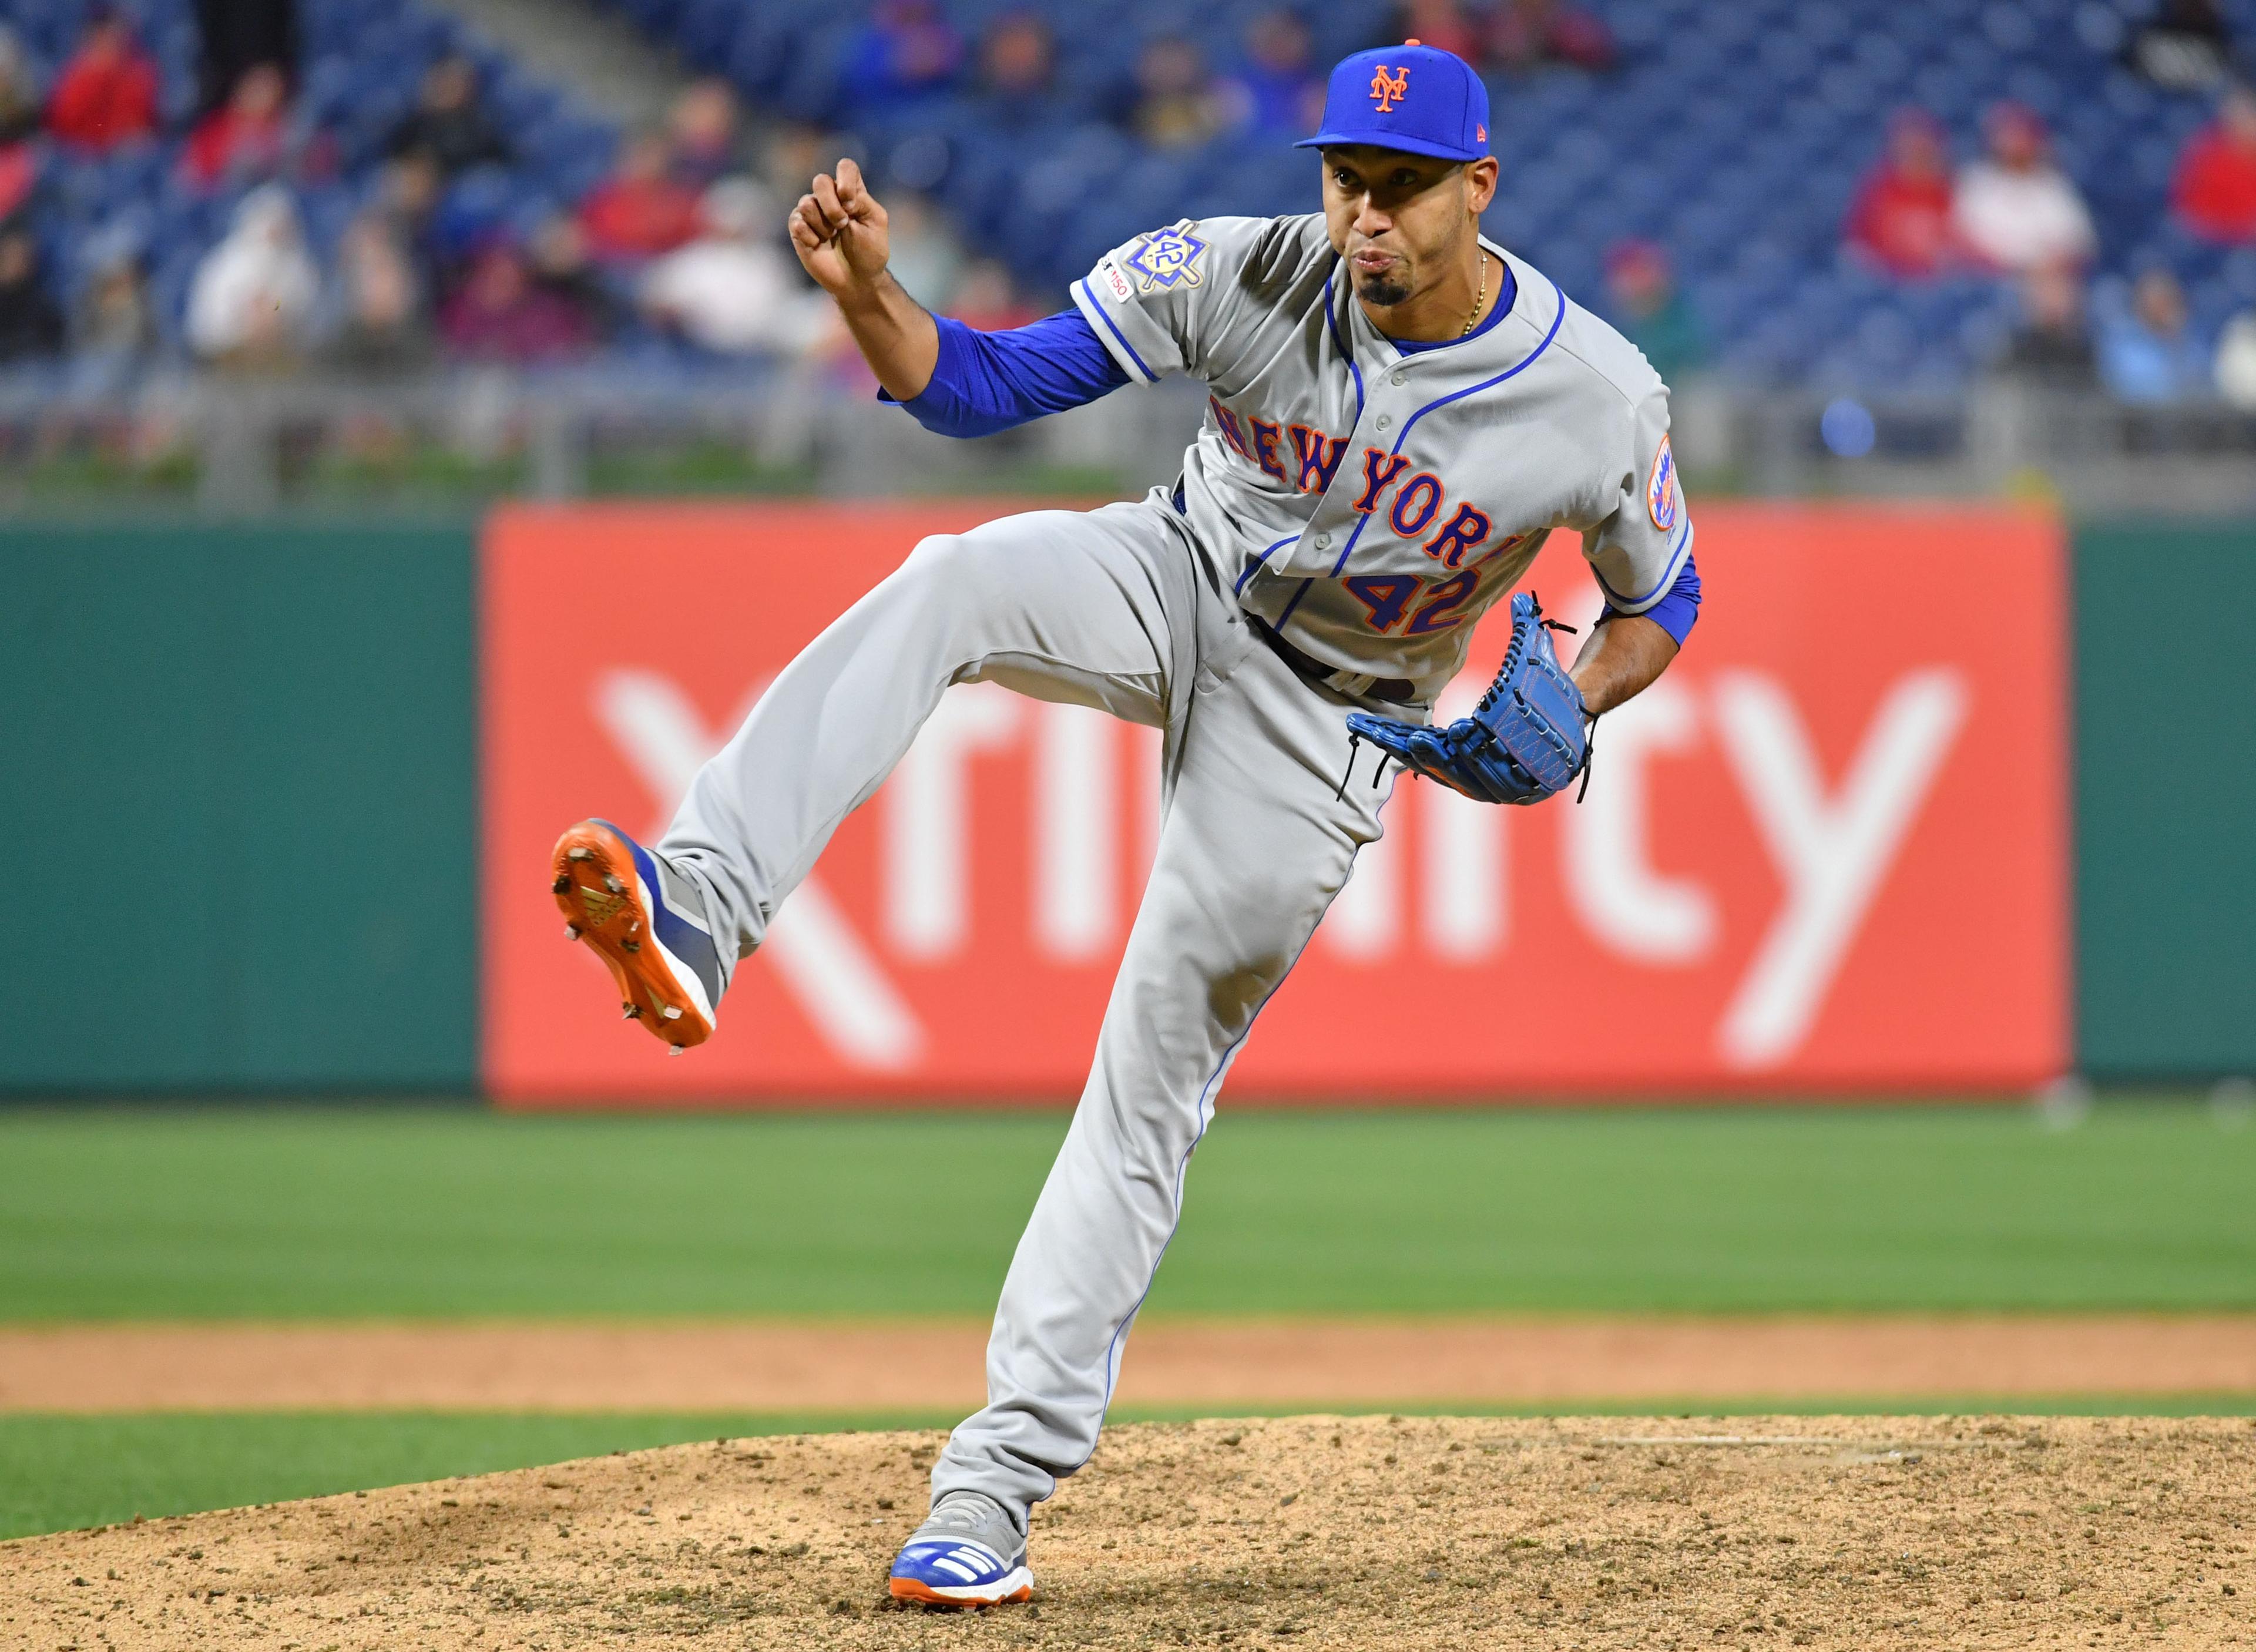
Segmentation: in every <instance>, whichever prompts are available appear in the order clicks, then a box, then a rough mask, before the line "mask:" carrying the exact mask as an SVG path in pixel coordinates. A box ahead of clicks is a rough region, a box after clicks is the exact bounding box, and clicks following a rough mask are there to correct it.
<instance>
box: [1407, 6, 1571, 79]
mask: <svg viewBox="0 0 2256 1652" xmlns="http://www.w3.org/2000/svg"><path fill="white" fill-rule="evenodd" d="M1418 38H1419V39H1421V40H1422V39H1425V36H1423V35H1421V36H1419V37H1418ZM1487 46H1488V60H1489V62H1491V64H1493V65H1495V66H1496V67H1498V68H1501V69H1512V70H1525V69H1535V68H1541V67H1544V66H1545V65H1546V64H1553V63H1556V64H1562V65H1564V66H1566V67H1569V68H1577V69H1589V70H1591V71H1592V72H1594V73H1603V72H1604V71H1605V70H1607V69H1610V68H1611V67H1613V66H1614V37H1613V36H1612V34H1611V32H1608V30H1607V28H1606V25H1604V24H1603V23H1601V22H1600V21H1599V20H1598V19H1597V18H1596V17H1594V16H1592V15H1591V14H1590V12H1587V11H1576V9H1575V8H1574V7H1572V6H1563V5H1561V4H1558V0H1505V4H1503V5H1502V6H1500V7H1498V9H1497V12H1496V16H1495V18H1493V19H1492V20H1491V22H1490V24H1489V26H1488V40H1487Z"/></svg>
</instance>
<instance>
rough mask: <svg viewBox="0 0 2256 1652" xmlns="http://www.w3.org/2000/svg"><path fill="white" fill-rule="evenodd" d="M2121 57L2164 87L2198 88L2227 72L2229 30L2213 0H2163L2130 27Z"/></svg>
mask: <svg viewBox="0 0 2256 1652" xmlns="http://www.w3.org/2000/svg"><path fill="white" fill-rule="evenodd" d="M2123 60H2124V61H2125V62H2126V63H2127V64H2129V65H2130V66H2131V67H2132V68H2133V69H2134V70H2136V71H2137V72H2138V73H2139V74H2142V75H2144V76H2146V78H2147V79H2148V80H2149V81H2153V82H2154V84H2155V85H2157V86H2159V87H2161V88H2164V89H2165V90H2167V91H2173V92H2197V91H2202V90H2204V89H2206V88H2210V87H2212V86H2216V85H2217V84H2218V83H2219V82H2220V81H2223V80H2224V77H2225V76H2226V75H2227V74H2230V73H2231V67H2232V32H2231V29H2230V28H2228V27H2227V26H2226V25H2225V21H2224V9H2223V8H2222V7H2221V6H2219V5H2218V4H2217V0H2162V4H2161V9H2160V10H2159V11H2156V12H2155V13H2154V16H2153V17H2151V18H2148V19H2147V21H2146V22H2144V23H2142V24H2140V25H2139V26H2138V27H2137V28H2136V29H2134V30H2133V31H2132V32H2131V40H2130V44H2129V45H2127V46H2125V47H2124V48H2123Z"/></svg>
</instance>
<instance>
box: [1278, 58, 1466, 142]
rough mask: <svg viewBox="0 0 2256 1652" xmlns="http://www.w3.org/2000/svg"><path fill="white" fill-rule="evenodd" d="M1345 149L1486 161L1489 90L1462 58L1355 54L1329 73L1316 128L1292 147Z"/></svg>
mask: <svg viewBox="0 0 2256 1652" xmlns="http://www.w3.org/2000/svg"><path fill="white" fill-rule="evenodd" d="M1412 88H1416V89H1415V90H1413V89H1412ZM1349 144H1362V145H1370V146H1371V147H1373V148H1378V149H1399V150H1402V151H1405V152H1408V153H1410V154H1414V155H1435V156H1439V157H1441V158H1442V159H1446V160H1477V159H1480V157H1482V156H1483V155H1485V154H1487V153H1488V88H1487V87H1485V86H1484V85H1482V84H1481V78H1480V76H1479V75H1477V74H1474V73H1473V70H1472V65H1470V63H1468V62H1466V61H1465V60H1463V58H1461V57H1458V56H1456V54H1455V53H1449V52H1444V51H1442V50H1441V49H1440V48H1439V47H1436V46H1426V45H1424V44H1422V43H1421V42H1419V41H1417V40H1406V41H1404V42H1403V43H1402V44H1401V45H1400V46H1381V47H1379V48H1378V49H1377V50H1375V51H1371V52H1358V53H1356V54H1355V55H1354V56H1353V57H1350V58H1345V59H1343V60H1341V62H1340V64H1339V66H1338V67H1336V68H1335V69H1333V70H1332V75H1331V82H1330V84H1329V86H1328V87H1326V88H1325V91H1324V120H1323V125H1322V129H1321V130H1320V131H1318V132H1317V133H1316V135H1315V137H1313V138H1302V139H1301V142H1300V144H1299V145H1298V147H1300V148H1302V149H1322V148H1324V147H1327V146H1329V145H1349Z"/></svg>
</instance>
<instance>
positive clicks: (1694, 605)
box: [1609, 553, 1700, 648]
mask: <svg viewBox="0 0 2256 1652" xmlns="http://www.w3.org/2000/svg"><path fill="white" fill-rule="evenodd" d="M1609 611H1611V609H1610V610H1609ZM1645 617H1646V618H1647V619H1649V620H1651V621H1653V624H1655V625H1659V626H1660V628H1661V630H1663V631H1665V632H1667V633H1668V634H1669V635H1670V636H1672V637H1674V638H1675V639H1676V646H1678V647H1679V648H1681V647H1682V646H1684V639H1686V638H1687V637H1688V636H1690V635H1691V634H1692V624H1693V622H1694V621H1695V620H1696V619H1698V618H1700V570H1699V568H1697V567H1696V566H1695V565H1694V563H1693V561H1692V557H1691V555H1690V554H1689V553H1687V554H1686V555H1685V558H1684V566H1683V567H1682V568H1679V569H1677V570H1676V579H1675V582H1674V583H1673V584H1671V585H1670V586H1669V588H1668V589H1667V593H1666V594H1664V595H1663V596H1662V597H1661V599H1660V601H1659V602H1657V603H1655V604H1653V606H1652V607H1650V608H1648V609H1646V611H1645Z"/></svg>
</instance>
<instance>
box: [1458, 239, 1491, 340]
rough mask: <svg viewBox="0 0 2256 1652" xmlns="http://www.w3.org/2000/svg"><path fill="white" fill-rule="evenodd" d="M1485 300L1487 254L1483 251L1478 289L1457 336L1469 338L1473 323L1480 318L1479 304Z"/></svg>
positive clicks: (1486, 293) (1486, 298)
mask: <svg viewBox="0 0 2256 1652" xmlns="http://www.w3.org/2000/svg"><path fill="white" fill-rule="evenodd" d="M1487 301H1488V254H1487V253H1485V252H1484V253H1482V254H1481V279H1480V291H1479V292H1477V293H1474V294H1473V313H1472V314H1470V315H1468V316H1467V317H1465V329H1464V331H1463V332H1462V333H1459V334H1458V335H1457V336H1458V337H1459V338H1470V337H1471V336H1472V331H1473V323H1474V322H1475V321H1478V320H1480V313H1481V306H1482V305H1483V304H1484V303H1486V302H1487Z"/></svg>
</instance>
